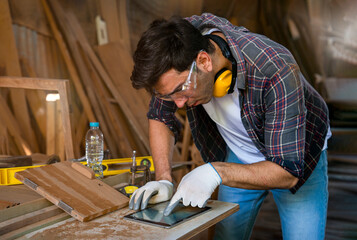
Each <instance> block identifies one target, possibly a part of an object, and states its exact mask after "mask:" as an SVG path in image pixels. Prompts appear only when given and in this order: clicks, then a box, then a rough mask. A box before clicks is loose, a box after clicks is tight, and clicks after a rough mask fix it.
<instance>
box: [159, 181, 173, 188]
mask: <svg viewBox="0 0 357 240" xmlns="http://www.w3.org/2000/svg"><path fill="white" fill-rule="evenodd" d="M158 182H160V183H164V184H169V185H171V186H172V187H173V186H174V184H173V183H172V182H170V181H169V180H160V181H158Z"/></svg>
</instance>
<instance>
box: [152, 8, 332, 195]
mask: <svg viewBox="0 0 357 240" xmlns="http://www.w3.org/2000/svg"><path fill="white" fill-rule="evenodd" d="M187 20H188V21H190V22H191V24H192V25H193V26H195V27H196V28H198V29H199V30H203V29H204V28H213V27H214V28H218V29H219V30H220V31H221V32H222V33H223V34H224V35H225V37H226V39H227V41H228V44H229V46H230V49H231V52H232V54H233V55H234V57H235V59H236V61H237V65H238V74H237V87H238V89H239V93H240V94H239V102H240V105H241V113H240V114H241V118H242V122H243V125H244V127H245V129H246V131H247V132H248V135H249V137H250V138H251V139H252V141H253V143H254V144H255V146H256V147H257V148H258V150H259V151H260V152H261V153H262V154H263V155H264V156H265V158H266V160H268V161H272V162H274V163H276V164H279V165H280V166H281V167H282V168H284V169H285V170H286V171H288V172H290V173H291V174H292V175H294V176H296V177H297V178H299V181H298V183H297V185H296V186H295V187H293V188H291V189H290V191H291V192H292V193H295V192H296V191H297V190H298V189H299V187H301V186H302V185H303V184H304V183H305V181H306V180H307V179H308V177H309V176H310V175H311V173H312V171H313V170H314V168H315V166H316V165H317V162H318V160H319V157H320V154H321V151H322V149H323V146H324V141H325V137H326V134H327V131H328V127H329V120H328V109H327V106H326V104H325V102H324V100H323V99H322V97H321V96H320V95H319V94H318V93H317V92H316V91H315V90H314V89H313V87H312V86H311V85H310V84H309V83H308V82H307V81H306V80H305V78H304V76H303V75H302V74H301V72H300V70H299V67H298V65H297V63H296V62H295V60H294V58H293V56H292V55H291V53H290V52H289V51H288V50H287V49H286V48H285V47H283V46H282V45H280V44H278V43H276V42H273V41H272V40H270V39H268V38H267V37H265V36H262V35H259V34H255V33H251V32H249V31H248V30H247V29H246V28H244V27H237V26H234V25H232V24H231V23H230V22H229V21H227V20H226V19H223V18H220V17H217V16H214V15H212V14H203V15H202V16H192V17H190V18H187ZM176 110H177V107H176V105H175V103H174V102H169V101H164V100H161V99H158V98H155V97H153V98H152V100H151V102H150V109H149V112H148V114H147V116H148V118H149V119H155V120H158V121H161V122H163V123H165V124H166V125H167V126H168V127H169V129H170V130H171V131H172V132H173V133H174V134H175V138H176V140H177V137H178V136H179V129H180V124H179V123H178V121H177V119H176V118H175V115H174V113H175V111H176ZM186 110H187V117H188V119H189V123H190V127H191V131H192V136H193V140H194V142H195V144H196V146H197V148H198V149H199V150H200V153H201V156H202V158H203V160H204V161H205V162H212V161H224V159H225V156H226V143H225V142H224V140H223V138H222V136H221V135H220V134H219V132H218V129H217V126H216V124H215V123H214V122H213V121H212V120H211V118H210V117H209V116H208V114H207V113H206V111H205V110H204V108H203V107H202V106H201V105H199V106H195V107H187V109H186ZM238 157H239V156H238Z"/></svg>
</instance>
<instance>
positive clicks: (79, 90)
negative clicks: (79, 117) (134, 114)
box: [41, 0, 95, 122]
mask: <svg viewBox="0 0 357 240" xmlns="http://www.w3.org/2000/svg"><path fill="white" fill-rule="evenodd" d="M41 2H42V5H43V8H44V10H45V13H46V17H47V19H48V23H49V25H50V27H51V30H52V32H53V35H54V37H55V39H56V41H57V44H58V46H59V48H60V50H61V54H62V57H63V59H64V61H65V63H66V66H67V69H68V72H69V75H70V77H71V79H72V81H73V84H74V86H75V88H76V91H77V94H78V96H79V99H80V100H81V102H82V104H83V108H84V111H85V113H86V114H87V117H88V119H89V121H92V122H93V121H95V116H94V113H93V111H92V108H91V105H90V103H89V100H88V98H87V96H86V94H85V92H84V89H83V87H82V84H81V80H80V78H79V75H78V73H77V70H76V68H75V65H74V62H73V60H72V58H71V56H70V54H69V51H68V48H67V46H66V44H65V42H64V40H63V37H62V34H61V32H60V31H59V29H58V27H57V24H56V22H55V19H54V17H53V13H52V12H51V10H50V8H49V6H48V3H47V1H46V0H41Z"/></svg>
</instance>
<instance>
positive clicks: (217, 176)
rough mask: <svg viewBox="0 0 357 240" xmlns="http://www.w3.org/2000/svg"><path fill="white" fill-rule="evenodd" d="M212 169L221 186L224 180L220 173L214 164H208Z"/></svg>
mask: <svg viewBox="0 0 357 240" xmlns="http://www.w3.org/2000/svg"><path fill="white" fill-rule="evenodd" d="M208 164H209V165H210V166H211V167H212V169H213V172H214V173H215V175H216V177H215V178H216V179H217V181H218V182H219V184H218V185H220V184H221V183H222V178H221V176H220V175H219V174H218V172H217V170H216V169H215V168H214V167H213V166H212V164H211V163H208Z"/></svg>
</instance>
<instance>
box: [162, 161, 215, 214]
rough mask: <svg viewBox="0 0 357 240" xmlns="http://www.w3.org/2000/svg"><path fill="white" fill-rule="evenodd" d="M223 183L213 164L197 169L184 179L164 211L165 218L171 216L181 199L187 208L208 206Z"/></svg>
mask: <svg viewBox="0 0 357 240" xmlns="http://www.w3.org/2000/svg"><path fill="white" fill-rule="evenodd" d="M221 183H222V179H221V177H220V176H219V174H218V172H217V171H216V169H215V168H214V167H213V166H212V164H210V163H207V164H205V165H202V166H200V167H197V168H195V169H194V170H192V171H191V172H189V173H188V174H186V175H185V176H184V177H183V178H182V180H181V182H180V185H179V186H178V188H177V191H176V193H175V195H174V196H173V197H172V199H171V201H170V203H169V205H167V207H166V208H165V210H164V216H168V215H170V213H171V212H172V210H173V209H174V208H175V207H176V206H177V204H178V203H179V202H180V200H181V199H182V202H183V205H185V206H189V205H191V206H192V207H196V206H198V207H200V208H202V207H204V206H206V203H207V200H208V199H209V198H210V197H211V195H212V193H213V192H214V190H215V189H216V187H217V186H218V185H220V184H221Z"/></svg>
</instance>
